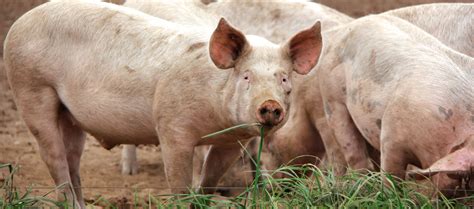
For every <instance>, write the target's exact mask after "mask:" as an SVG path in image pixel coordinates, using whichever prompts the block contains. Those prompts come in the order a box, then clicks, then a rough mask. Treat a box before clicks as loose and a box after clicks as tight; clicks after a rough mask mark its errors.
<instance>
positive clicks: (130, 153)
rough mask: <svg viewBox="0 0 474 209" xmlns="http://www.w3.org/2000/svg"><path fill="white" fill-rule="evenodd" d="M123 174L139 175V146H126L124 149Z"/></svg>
mask: <svg viewBox="0 0 474 209" xmlns="http://www.w3.org/2000/svg"><path fill="white" fill-rule="evenodd" d="M121 163H122V174H123V175H135V174H137V173H138V161H137V146H135V145H134V144H124V145H123V148H122V160H121Z"/></svg>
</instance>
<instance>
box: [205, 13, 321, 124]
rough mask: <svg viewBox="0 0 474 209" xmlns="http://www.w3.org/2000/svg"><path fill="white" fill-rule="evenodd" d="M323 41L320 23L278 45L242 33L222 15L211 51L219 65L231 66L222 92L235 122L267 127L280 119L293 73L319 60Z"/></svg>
mask: <svg viewBox="0 0 474 209" xmlns="http://www.w3.org/2000/svg"><path fill="white" fill-rule="evenodd" d="M321 46H322V38H321V27H320V23H319V22H317V23H316V24H315V25H314V26H312V27H311V28H308V29H306V30H303V31H301V32H299V33H297V34H296V35H294V36H293V37H292V38H290V40H288V41H287V42H286V43H284V44H282V45H276V44H273V43H271V42H269V41H267V40H266V39H264V38H261V37H258V36H251V35H248V36H245V35H244V34H243V33H242V32H240V31H239V30H237V29H235V28H234V27H232V26H231V25H230V24H229V23H228V22H227V21H226V20H225V19H223V18H222V19H221V20H220V21H219V24H218V26H217V28H216V30H215V31H214V33H213V34H212V36H211V40H210V43H209V53H210V57H211V59H212V61H213V62H214V64H215V65H216V66H217V67H218V68H220V69H227V70H231V71H232V72H231V73H230V77H229V78H228V80H227V83H226V86H225V88H224V90H223V91H224V97H225V98H224V105H225V106H226V107H227V108H228V109H229V112H230V114H231V118H232V120H233V122H234V123H235V124H240V123H253V122H259V123H261V124H263V125H265V127H266V128H267V129H271V128H273V127H279V126H281V125H282V124H284V122H285V121H286V118H287V117H286V114H287V112H288V109H289V105H290V104H289V95H290V92H291V77H292V76H291V75H292V73H293V72H296V73H298V74H302V75H304V74H308V73H309V72H310V71H311V69H312V68H313V67H314V66H315V65H316V63H317V60H318V59H319V55H320V52H321ZM276 129H277V128H273V130H276Z"/></svg>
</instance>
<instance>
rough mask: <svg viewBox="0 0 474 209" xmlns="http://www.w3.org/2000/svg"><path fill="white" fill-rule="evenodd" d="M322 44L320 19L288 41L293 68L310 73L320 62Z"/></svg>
mask: <svg viewBox="0 0 474 209" xmlns="http://www.w3.org/2000/svg"><path fill="white" fill-rule="evenodd" d="M322 46H323V40H322V36H321V23H320V22H319V21H317V22H316V23H315V24H314V25H313V26H312V27H311V28H308V29H306V30H303V31H300V32H299V33H297V34H296V35H294V36H293V37H292V38H291V39H290V40H289V41H288V42H287V48H288V53H289V56H290V58H291V61H292V62H293V70H295V71H296V72H297V73H299V74H302V75H305V74H308V73H309V72H310V71H311V69H312V68H313V67H314V66H315V65H316V63H317V62H318V59H319V55H320V54H321V49H322Z"/></svg>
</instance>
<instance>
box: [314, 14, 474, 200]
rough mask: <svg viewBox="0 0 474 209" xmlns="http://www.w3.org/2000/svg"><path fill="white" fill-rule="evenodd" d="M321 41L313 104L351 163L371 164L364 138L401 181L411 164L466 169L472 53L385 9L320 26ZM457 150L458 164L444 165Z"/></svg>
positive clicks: (445, 180)
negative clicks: (336, 24) (319, 100)
mask: <svg viewBox="0 0 474 209" xmlns="http://www.w3.org/2000/svg"><path fill="white" fill-rule="evenodd" d="M327 40H330V41H327ZM327 42H328V43H327ZM326 43H327V44H326ZM322 45H323V51H322V53H321V58H320V59H319V61H318V64H317V66H316V68H315V73H316V75H315V76H314V77H313V76H311V79H317V80H318V81H317V83H319V88H320V89H319V90H320V94H321V96H322V104H319V105H322V107H323V110H324V112H325V115H326V118H327V122H328V124H329V128H330V129H332V131H333V133H334V135H335V138H336V140H337V144H338V145H339V146H340V149H341V150H342V153H343V155H344V157H345V159H346V162H347V163H348V164H349V166H350V167H352V168H355V169H366V168H368V167H369V165H370V163H369V162H368V154H367V147H366V143H368V144H370V146H371V147H373V148H374V149H376V150H378V151H380V153H381V154H380V158H381V159H380V160H381V169H382V170H383V171H384V172H388V173H391V174H393V175H395V176H397V177H399V178H401V179H404V178H405V175H406V173H407V172H406V171H407V170H406V169H407V165H409V164H411V165H414V166H416V167H419V168H421V169H428V170H429V169H430V166H435V167H436V169H438V170H439V169H440V168H439V167H443V169H446V170H453V169H455V170H456V171H458V172H459V173H466V172H468V171H469V170H470V169H471V167H470V165H472V164H473V163H474V158H473V157H472V153H471V152H472V147H471V146H470V145H471V141H472V140H473V139H474V137H473V136H474V120H473V118H474V117H473V116H474V111H473V110H472V107H471V106H472V104H473V102H474V91H473V86H474V85H473V84H474V83H473V82H474V79H473V78H474V76H473V75H474V74H473V71H472V70H473V69H474V60H473V58H472V57H469V56H467V55H464V54H462V53H459V52H457V51H455V50H452V49H451V48H449V47H447V46H445V45H443V44H442V43H441V42H440V41H439V40H438V39H436V38H435V37H433V36H431V35H430V34H428V33H426V32H425V31H423V30H421V29H420V28H418V27H416V26H414V25H412V24H410V23H409V22H407V21H405V20H403V19H400V18H397V17H393V16H384V15H379V16H377V15H371V16H367V17H364V18H360V19H358V20H354V21H352V22H351V23H349V24H346V25H343V26H341V27H337V28H334V29H332V30H328V31H324V32H323V44H322ZM461 156H462V158H464V159H463V162H460V163H459V164H448V163H446V162H450V161H451V162H452V161H453V160H455V159H460V158H461ZM461 177H462V175H455V174H451V175H450V176H448V175H446V174H445V173H439V174H438V175H434V176H433V182H435V183H436V184H437V186H438V188H439V189H441V190H442V191H448V190H449V189H453V188H455V187H456V186H460V184H461Z"/></svg>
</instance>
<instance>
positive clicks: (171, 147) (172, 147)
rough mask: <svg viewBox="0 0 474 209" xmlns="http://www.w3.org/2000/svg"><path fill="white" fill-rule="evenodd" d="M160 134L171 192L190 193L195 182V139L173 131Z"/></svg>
mask: <svg viewBox="0 0 474 209" xmlns="http://www.w3.org/2000/svg"><path fill="white" fill-rule="evenodd" d="M158 133H159V134H158V135H159V140H160V146H161V153H162V157H163V163H164V167H165V174H166V179H167V180H168V185H169V187H170V189H171V192H172V193H173V194H186V193H189V191H190V189H191V187H192V180H193V154H194V143H192V142H193V140H192V139H193V138H194V137H192V136H189V135H187V134H185V133H179V132H172V131H162V132H159V131H158Z"/></svg>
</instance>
